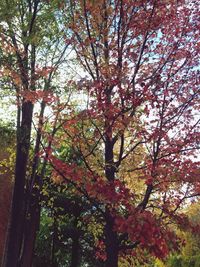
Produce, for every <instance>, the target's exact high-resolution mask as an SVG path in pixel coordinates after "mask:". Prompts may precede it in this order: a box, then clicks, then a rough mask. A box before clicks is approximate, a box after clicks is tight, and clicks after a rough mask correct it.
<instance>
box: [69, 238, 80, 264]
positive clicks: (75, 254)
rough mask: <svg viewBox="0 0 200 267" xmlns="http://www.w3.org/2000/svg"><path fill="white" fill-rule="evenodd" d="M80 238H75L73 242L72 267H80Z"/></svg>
mask: <svg viewBox="0 0 200 267" xmlns="http://www.w3.org/2000/svg"><path fill="white" fill-rule="evenodd" d="M79 249H80V247H79V236H75V237H74V238H73V240H72V254H71V265H70V267H78V266H79V260H80V255H79V252H80V251H79Z"/></svg>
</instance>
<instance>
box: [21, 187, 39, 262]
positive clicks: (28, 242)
mask: <svg viewBox="0 0 200 267" xmlns="http://www.w3.org/2000/svg"><path fill="white" fill-rule="evenodd" d="M37 184H38V183H37ZM38 186H39V184H38ZM39 194H40V186H39V188H35V190H34V192H33V195H32V198H31V201H30V203H29V207H28V208H29V209H28V214H27V216H28V218H26V223H25V231H24V244H23V253H22V257H21V263H20V267H31V266H32V261H33V253H34V247H35V240H36V235H37V231H38V229H39V223H40V204H39Z"/></svg>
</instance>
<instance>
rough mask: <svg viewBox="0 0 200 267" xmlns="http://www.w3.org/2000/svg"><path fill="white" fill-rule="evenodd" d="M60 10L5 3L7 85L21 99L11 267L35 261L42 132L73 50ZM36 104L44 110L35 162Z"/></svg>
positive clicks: (4, 79) (3, 44)
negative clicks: (63, 29)
mask: <svg viewBox="0 0 200 267" xmlns="http://www.w3.org/2000/svg"><path fill="white" fill-rule="evenodd" d="M56 7H57V1H54V3H52V4H51V5H47V3H45V1H39V0H33V1H32V0H30V1H24V0H20V1H14V0H13V1H9V2H8V1H4V0H2V1H1V9H0V14H1V21H0V28H1V37H0V38H1V52H2V54H1V59H2V60H1V83H2V87H3V86H7V87H10V89H11V90H12V91H13V90H14V91H15V94H16V100H17V127H16V128H17V130H16V131H17V133H16V135H17V149H16V161H15V183H14V192H13V200H12V208H11V221H10V229H9V236H8V246H7V249H6V256H5V266H13V267H14V266H26V267H27V266H31V261H32V253H33V248H34V241H35V236H36V230H37V227H38V221H39V191H40V190H38V191H37V190H36V186H38V185H40V186H41V184H42V177H43V174H42V173H40V172H39V171H38V165H39V157H38V153H39V150H40V142H41V131H42V127H43V124H44V114H45V108H46V106H47V105H49V104H50V103H51V102H52V96H53V92H52V91H53V90H52V89H53V85H52V80H53V78H54V77H55V74H58V67H60V64H61V61H62V59H63V56H64V54H65V52H66V49H67V45H66V44H64V43H63V36H62V35H60V32H61V30H60V28H59V25H58V22H57V21H56V19H55V16H54V15H55V14H54V11H55V8H56ZM49 30H50V32H49V33H48V31H49ZM61 43H62V44H61ZM36 102H39V104H40V111H39V116H38V124H35V128H36V130H37V131H36V138H35V144H34V156H33V158H32V159H31V160H32V162H31V161H30V158H29V155H30V150H31V133H32V132H33V131H32V123H33V118H34V117H35V116H34V114H33V110H34V104H35V103H36ZM45 165H46V164H44V169H45ZM30 169H31V171H29V170H30ZM43 172H44V171H43ZM36 191H37V192H36Z"/></svg>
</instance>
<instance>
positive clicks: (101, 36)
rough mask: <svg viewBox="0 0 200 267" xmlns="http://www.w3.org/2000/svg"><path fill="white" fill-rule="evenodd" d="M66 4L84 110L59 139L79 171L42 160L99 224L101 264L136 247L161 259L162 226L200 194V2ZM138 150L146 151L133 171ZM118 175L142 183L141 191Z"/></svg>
mask: <svg viewBox="0 0 200 267" xmlns="http://www.w3.org/2000/svg"><path fill="white" fill-rule="evenodd" d="M68 4H69V6H70V10H71V20H70V24H69V27H70V29H71V36H70V38H69V39H67V40H66V41H67V42H68V43H70V44H71V46H72V47H73V48H74V51H75V52H76V56H77V59H78V60H79V62H80V64H81V66H82V67H83V69H84V71H85V72H86V73H87V74H86V75H85V77H84V78H83V79H81V80H80V81H79V82H78V83H77V87H78V88H79V90H83V91H84V92H85V94H86V95H88V103H87V106H86V109H85V110H84V111H81V112H79V113H78V114H77V111H76V112H74V113H72V112H71V114H70V117H68V118H66V116H65V117H64V116H63V118H61V122H62V126H63V127H62V128H63V131H64V132H65V135H64V134H63V136H62V137H61V138H62V140H65V139H68V140H69V139H70V140H71V143H72V145H73V148H74V157H76V158H81V160H82V161H83V162H84V166H79V165H78V164H71V163H67V162H64V161H62V160H60V159H59V158H57V157H56V154H55V153H53V152H52V154H51V153H50V154H49V157H48V160H49V162H50V164H51V165H52V167H53V168H54V170H55V172H57V174H59V175H60V177H61V178H62V179H63V180H64V181H66V182H67V183H70V184H72V185H73V186H74V187H75V188H76V190H77V193H79V194H82V195H84V196H85V197H86V198H87V199H88V200H89V201H90V202H91V203H92V205H93V206H94V209H96V210H97V211H98V212H99V214H100V215H101V216H102V218H103V219H104V221H105V226H104V234H103V236H102V243H101V244H102V246H101V247H100V249H102V251H104V247H105V251H104V252H105V254H104V260H105V266H106V267H110V266H112V267H116V266H118V256H119V254H121V255H122V254H123V253H125V254H127V253H129V251H130V249H134V248H136V247H140V249H146V250H147V251H149V252H150V253H152V254H153V255H156V256H158V257H160V258H162V257H165V256H166V255H167V254H168V252H169V248H172V247H174V248H176V247H177V244H176V242H175V235H174V233H173V232H172V231H170V229H169V227H168V225H169V224H170V223H171V222H172V221H173V222H174V223H177V224H182V225H183V224H185V226H186V224H187V223H186V221H185V222H184V220H185V217H184V216H183V215H182V214H181V213H180V212H178V211H179V209H180V207H181V205H182V204H183V203H184V201H185V200H186V199H187V198H190V197H195V196H199V193H200V191H199V182H198V175H199V168H198V164H197V163H196V162H194V161H193V158H194V157H196V156H197V155H198V149H199V146H198V143H199V138H200V135H199V122H200V121H199V119H198V115H199V113H198V109H199V93H200V91H199V88H198V85H199V80H198V73H199V71H198V64H199V63H198V53H199V42H198V35H199V32H198V27H199V22H198V20H197V17H198V15H197V13H198V2H197V1H195V0H191V1H173V0H171V1H164V0H159V1H153V0H152V1H141V0H138V1H134V2H133V1H126V0H120V1H107V0H102V1H101V0H100V1H98V2H96V1H86V0H82V1H76V0H74V1H70V3H68V2H67V4H66V5H65V4H64V3H63V6H62V7H61V9H60V12H61V13H62V14H63V16H65V8H67V7H68V6H67V5H68ZM88 125H90V126H89V127H88ZM55 146H59V144H58V140H57V141H56V140H55ZM116 146H117V147H120V149H119V150H118V152H116V151H117V150H116ZM138 148H139V149H140V151H142V150H145V152H144V155H143V158H142V159H141V161H140V162H138V163H137V166H135V165H134V162H133V164H131V163H132V161H134V158H135V157H136V155H137V150H138ZM127 161H128V162H130V164H127V163H126V162H127ZM131 165H132V166H133V168H132V166H131ZM97 166H98V167H97ZM123 166H125V167H123ZM122 170H123V171H122ZM125 172H126V173H129V175H130V176H132V178H133V179H135V177H138V178H137V179H139V180H140V181H142V182H141V183H142V185H143V187H142V190H141V191H140V192H139V193H137V192H134V190H132V191H130V190H129V189H128V188H127V184H126V181H125V179H123V175H122V174H123V173H125Z"/></svg>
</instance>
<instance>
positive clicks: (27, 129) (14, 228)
mask: <svg viewBox="0 0 200 267" xmlns="http://www.w3.org/2000/svg"><path fill="white" fill-rule="evenodd" d="M32 113H33V104H32V103H31V102H24V103H23V105H22V120H21V125H20V128H19V129H18V136H17V151H16V163H15V184H14V191H13V198H12V208H11V219H10V227H9V234H8V243H7V253H6V256H5V264H4V266H6V267H16V266H19V265H18V260H19V255H20V249H21V241H22V236H23V226H24V212H25V207H24V200H25V198H24V187H25V179H26V170H27V161H28V156H29V148H30V136H31V123H32Z"/></svg>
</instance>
